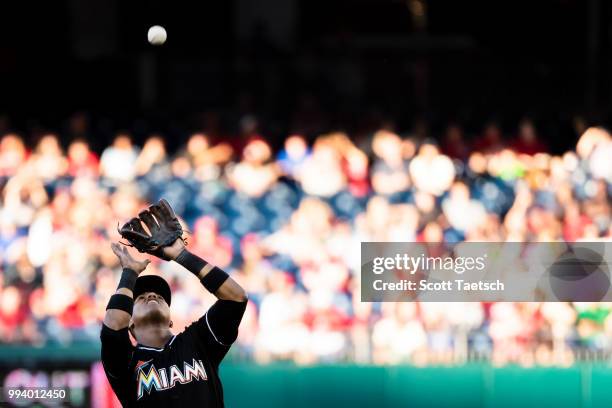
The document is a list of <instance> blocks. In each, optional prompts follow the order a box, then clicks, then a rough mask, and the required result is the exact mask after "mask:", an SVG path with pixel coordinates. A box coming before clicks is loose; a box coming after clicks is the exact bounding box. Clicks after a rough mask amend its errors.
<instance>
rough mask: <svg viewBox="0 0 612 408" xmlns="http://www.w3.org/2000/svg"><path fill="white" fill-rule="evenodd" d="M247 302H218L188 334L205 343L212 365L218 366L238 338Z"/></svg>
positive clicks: (189, 328) (195, 323) (187, 330)
mask: <svg viewBox="0 0 612 408" xmlns="http://www.w3.org/2000/svg"><path fill="white" fill-rule="evenodd" d="M246 305H247V301H244V302H235V301H233V300H222V299H219V300H217V301H216V302H215V303H214V304H213V305H212V306H211V307H210V308H209V309H208V311H207V312H206V313H205V314H204V316H202V317H201V318H200V319H198V320H197V321H196V322H194V323H192V324H191V325H190V326H189V327H188V328H187V329H186V332H188V333H191V334H193V335H195V337H196V339H197V340H198V341H201V342H203V343H204V346H205V347H206V350H207V352H208V354H209V357H210V358H211V360H212V363H214V364H215V365H218V364H219V363H220V362H221V360H222V359H223V357H225V355H226V354H227V352H228V351H229V349H230V347H231V345H232V343H233V342H234V341H235V340H236V338H237V337H238V326H239V325H240V321H241V320H242V316H243V315H244V311H245V310H246Z"/></svg>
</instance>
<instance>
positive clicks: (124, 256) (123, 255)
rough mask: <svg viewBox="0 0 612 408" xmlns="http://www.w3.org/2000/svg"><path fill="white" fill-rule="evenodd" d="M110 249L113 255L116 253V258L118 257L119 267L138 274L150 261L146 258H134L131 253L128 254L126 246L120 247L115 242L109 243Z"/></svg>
mask: <svg viewBox="0 0 612 408" xmlns="http://www.w3.org/2000/svg"><path fill="white" fill-rule="evenodd" d="M111 249H112V250H113V252H114V253H115V255H117V258H119V263H121V268H123V269H131V270H133V271H134V272H136V274H138V275H140V273H141V272H142V271H144V270H145V269H146V268H147V265H149V264H150V263H151V261H149V260H148V259H145V260H142V261H139V260H137V259H134V258H133V257H132V255H130V253H129V252H128V250H127V248H125V247H122V246H121V245H119V244H117V243H114V242H113V243H112V244H111Z"/></svg>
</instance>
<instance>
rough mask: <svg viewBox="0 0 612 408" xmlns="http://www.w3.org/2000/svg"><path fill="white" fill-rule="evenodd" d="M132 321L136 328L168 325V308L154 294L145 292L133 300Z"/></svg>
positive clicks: (164, 302) (160, 298)
mask: <svg viewBox="0 0 612 408" xmlns="http://www.w3.org/2000/svg"><path fill="white" fill-rule="evenodd" d="M132 320H133V321H134V324H135V325H136V326H138V325H142V324H151V323H156V324H159V323H169V322H170V307H169V306H168V304H167V303H166V301H165V300H164V298H163V297H162V296H161V295H159V294H157V293H155V292H145V293H142V294H141V295H140V296H138V297H137V298H136V299H134V310H133V312H132Z"/></svg>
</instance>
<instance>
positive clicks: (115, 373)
mask: <svg viewBox="0 0 612 408" xmlns="http://www.w3.org/2000/svg"><path fill="white" fill-rule="evenodd" d="M100 340H101V342H102V348H101V357H102V366H103V367H104V372H105V373H106V378H108V382H109V383H110V385H111V387H113V391H115V394H117V398H119V400H120V401H121V402H122V403H123V402H124V401H125V400H126V398H127V396H128V388H127V385H128V384H129V373H130V371H129V365H130V361H131V359H132V354H133V353H134V346H132V342H131V341H130V336H129V334H128V329H127V327H125V328H123V329H120V330H113V329H111V328H110V327H108V326H106V325H105V324H102V331H101V332H100Z"/></svg>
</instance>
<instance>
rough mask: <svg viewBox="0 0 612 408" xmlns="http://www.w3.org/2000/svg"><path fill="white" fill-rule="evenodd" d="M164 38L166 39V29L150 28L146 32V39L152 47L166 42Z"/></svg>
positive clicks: (157, 26) (160, 27) (155, 26)
mask: <svg viewBox="0 0 612 408" xmlns="http://www.w3.org/2000/svg"><path fill="white" fill-rule="evenodd" d="M166 38H168V33H166V29H165V28H164V27H162V26H160V25H154V26H152V27H151V28H149V31H148V32H147V39H148V40H149V43H150V44H153V45H162V44H163V43H165V42H166Z"/></svg>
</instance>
